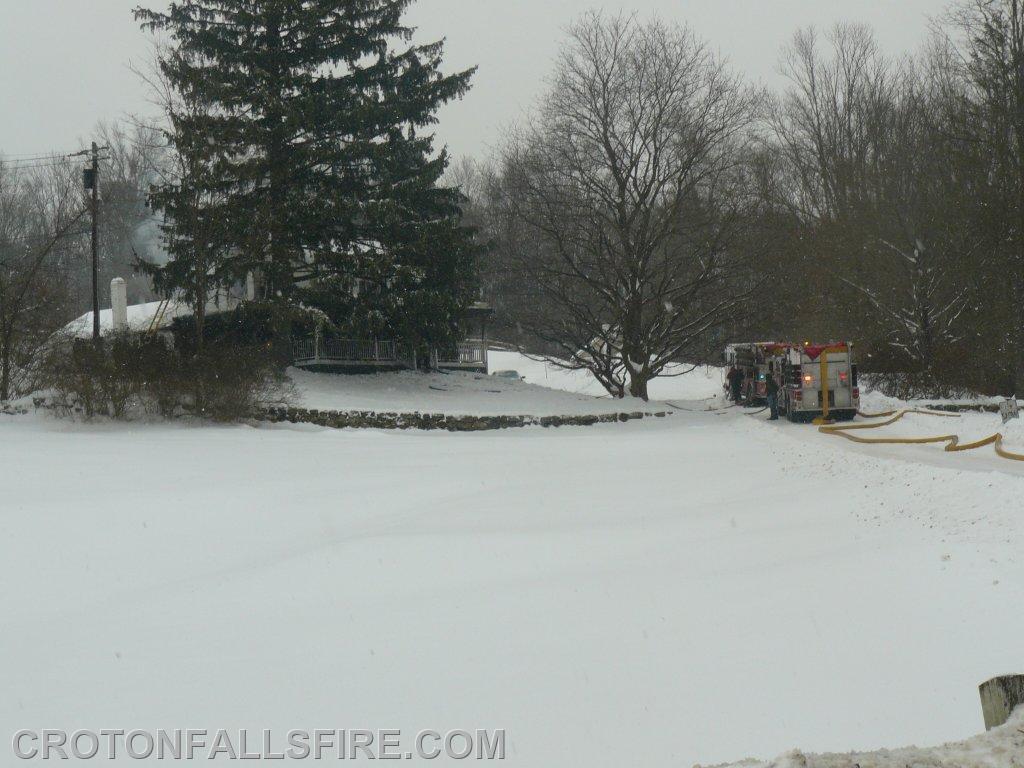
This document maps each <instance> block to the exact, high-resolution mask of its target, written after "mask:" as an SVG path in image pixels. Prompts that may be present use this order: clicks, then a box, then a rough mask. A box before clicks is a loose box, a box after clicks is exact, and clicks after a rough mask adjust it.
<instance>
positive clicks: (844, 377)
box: [839, 371, 850, 384]
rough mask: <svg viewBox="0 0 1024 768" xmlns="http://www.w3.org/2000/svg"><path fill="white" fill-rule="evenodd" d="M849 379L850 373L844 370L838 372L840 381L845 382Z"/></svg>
mask: <svg viewBox="0 0 1024 768" xmlns="http://www.w3.org/2000/svg"><path fill="white" fill-rule="evenodd" d="M849 379H850V374H849V373H847V372H846V371H840V372H839V381H840V383H842V384H845V383H846V382H847V381H849Z"/></svg>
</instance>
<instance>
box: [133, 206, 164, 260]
mask: <svg viewBox="0 0 1024 768" xmlns="http://www.w3.org/2000/svg"><path fill="white" fill-rule="evenodd" d="M131 239H132V248H134V249H135V253H137V254H138V255H139V258H140V259H142V260H143V261H147V262H149V263H150V264H161V265H162V264H166V263H167V261H168V259H169V255H168V253H167V246H166V243H165V242H164V234H163V231H162V230H161V229H160V220H159V219H158V218H157V217H156V216H149V217H148V218H147V219H146V220H145V221H143V222H142V223H141V224H139V226H137V227H136V228H135V231H134V232H132V238H131Z"/></svg>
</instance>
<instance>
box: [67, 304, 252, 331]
mask: <svg viewBox="0 0 1024 768" xmlns="http://www.w3.org/2000/svg"><path fill="white" fill-rule="evenodd" d="M163 306H164V302H162V301H150V302H147V303H145V304H130V305H129V306H128V330H129V331H135V332H138V333H142V332H145V331H148V330H150V328H153V329H154V330H161V329H164V328H170V327H171V325H172V323H173V322H174V321H175V320H176V319H177V318H179V317H190V316H191V315H192V314H193V312H192V305H191V304H190V303H188V302H186V301H182V300H181V299H171V300H170V301H169V302H168V303H167V307H166V309H164V310H163V311H162V312H161V308H162V307H163ZM237 306H238V301H237V300H235V299H232V298H231V297H228V298H227V299H225V297H224V296H219V297H214V298H212V299H211V300H210V301H208V302H207V303H206V314H207V315H217V314H220V313H221V312H228V311H230V310H232V309H234V308H235V307H237ZM154 318H156V319H157V321H156V325H155V327H154ZM113 327H114V313H113V310H111V309H101V310H100V335H101V336H106V335H107V334H109V333H110V332H111V330H112V329H113ZM64 332H65V333H66V334H68V335H69V336H73V337H75V338H79V339H88V338H92V312H86V313H85V314H84V315H82V316H81V317H79V318H76V319H75V320H72V321H71V322H70V323H68V324H67V325H66V326H64Z"/></svg>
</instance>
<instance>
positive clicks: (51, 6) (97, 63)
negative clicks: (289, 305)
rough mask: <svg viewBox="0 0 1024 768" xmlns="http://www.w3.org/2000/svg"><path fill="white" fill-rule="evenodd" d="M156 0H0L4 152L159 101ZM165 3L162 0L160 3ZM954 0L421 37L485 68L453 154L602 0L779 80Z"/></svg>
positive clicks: (442, 19) (484, 8)
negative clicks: (815, 48)
mask: <svg viewBox="0 0 1024 768" xmlns="http://www.w3.org/2000/svg"><path fill="white" fill-rule="evenodd" d="M139 2H145V0H0V5H2V14H3V15H2V19H0V104H2V110H0V152H2V153H4V154H6V155H8V156H14V155H28V154H34V153H42V152H47V151H50V150H71V149H74V148H76V147H77V146H78V144H79V142H80V141H84V140H86V139H88V138H89V134H90V130H91V128H92V126H93V125H95V123H96V122H97V121H98V120H100V119H114V118H117V117H119V116H121V115H123V114H125V113H129V112H143V111H145V110H146V109H147V108H148V105H147V103H146V94H145V89H144V88H143V86H142V85H141V84H140V83H139V82H138V79H137V78H136V77H135V75H134V74H132V72H131V71H130V70H129V67H128V65H129V63H130V62H135V63H144V62H145V60H146V58H147V56H148V47H147V45H148V44H147V36H146V35H145V34H144V33H143V32H141V31H140V30H139V29H138V26H137V24H136V23H135V22H134V20H133V19H132V15H131V9H132V8H133V7H134V6H136V5H137V4H139ZM162 4H163V0H152V2H150V3H149V5H150V6H151V7H158V6H160V5H162ZM944 6H945V2H944V0H612V1H605V0H417V2H416V3H415V4H414V6H413V9H412V11H411V12H410V22H411V23H412V24H413V25H415V26H418V27H419V28H420V34H419V40H421V41H423V42H426V41H428V40H432V39H436V38H439V37H446V38H447V41H448V43H447V62H448V67H447V68H448V70H449V71H451V70H455V69H462V68H465V67H470V66H473V65H479V66H480V71H479V73H478V75H477V77H476V80H475V85H474V88H473V90H472V91H471V92H470V93H469V95H468V96H466V98H465V99H464V100H463V101H462V102H460V103H458V104H455V105H452V106H449V107H448V108H446V109H445V110H444V111H443V113H442V114H441V124H440V126H439V128H438V136H439V137H440V139H441V141H443V142H446V143H447V144H448V146H449V148H450V150H451V151H452V153H453V154H454V155H479V154H482V153H484V152H486V151H487V148H488V147H490V146H493V145H494V144H495V143H496V142H497V141H498V139H499V138H500V136H501V131H502V127H503V126H505V125H508V124H509V122H510V121H513V120H515V119H516V117H517V116H518V115H520V114H521V112H522V110H523V109H524V108H525V107H526V106H528V105H529V104H530V102H531V101H532V99H533V98H534V97H535V96H536V94H537V93H538V92H539V90H540V89H541V88H542V87H543V79H544V77H545V75H546V74H547V72H548V71H549V70H550V66H551V62H552V59H553V57H554V56H555V55H556V53H557V51H558V46H559V43H560V41H561V40H562V31H561V30H562V29H563V28H564V26H565V24H566V23H568V22H569V21H571V20H572V19H573V18H574V17H576V16H578V15H579V14H580V13H582V12H584V11H586V10H588V9H594V8H604V9H607V10H610V11H618V10H626V11H636V12H639V13H640V14H642V15H650V14H654V13H657V14H659V15H660V16H662V17H663V18H665V19H677V20H680V21H684V22H686V23H688V24H689V25H690V26H691V27H693V28H694V29H695V30H696V31H697V32H698V34H700V35H701V36H702V37H704V38H705V39H707V40H709V41H710V42H711V44H712V45H713V46H714V47H715V48H717V49H719V50H720V51H721V52H722V53H723V54H725V56H727V57H728V59H729V60H730V61H731V62H732V63H733V65H734V66H735V67H736V68H737V69H739V70H740V71H741V72H744V73H745V74H746V75H747V76H748V77H749V78H750V79H751V80H755V81H761V82H763V83H767V84H769V85H773V84H777V82H778V78H777V75H776V73H775V69H776V62H777V60H778V54H779V48H780V47H781V46H782V45H783V44H784V43H785V42H786V41H787V40H788V39H789V38H790V37H791V35H792V33H793V32H794V30H796V29H797V28H798V27H801V26H806V25H810V24H813V25H816V26H819V27H827V26H830V25H832V24H833V23H834V22H836V21H839V20H850V21H860V22H866V23H868V24H870V25H871V26H873V27H874V29H875V30H876V32H877V33H878V38H879V41H880V42H881V44H882V46H883V47H884V49H886V50H887V51H889V52H892V53H898V52H901V51H903V50H908V49H912V48H915V47H917V46H918V45H919V44H920V43H921V42H922V41H923V39H924V37H925V34H926V30H927V24H928V17H929V16H934V15H936V14H938V13H940V12H941V11H942V9H943V8H944Z"/></svg>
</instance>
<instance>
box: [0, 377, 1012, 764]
mask: <svg viewBox="0 0 1024 768" xmlns="http://www.w3.org/2000/svg"><path fill="white" fill-rule="evenodd" d="M506 362H508V363H509V364H507V365H499V366H496V367H504V368H517V369H518V370H520V373H523V374H525V375H526V376H527V384H535V383H536V384H543V383H545V381H546V382H547V383H548V384H549V385H557V386H561V387H565V388H567V389H569V390H572V391H574V392H575V393H582V394H587V393H591V394H593V391H592V390H591V389H590V388H589V387H588V385H587V383H586V382H585V381H582V380H579V379H578V377H576V376H575V375H573V374H566V373H564V372H557V371H551V370H548V369H547V368H545V367H544V366H542V365H540V364H531V363H526V362H524V361H522V360H515V359H510V360H508V361H506ZM542 376H543V377H545V378H543V379H542ZM719 377H720V374H719V372H717V371H711V372H704V371H698V372H696V373H695V374H692V375H691V376H689V377H684V378H681V379H676V380H668V381H666V382H663V383H662V382H659V383H658V386H657V387H656V388H655V389H654V392H653V394H654V396H655V397H659V398H664V399H671V400H672V401H673V402H676V403H677V404H680V405H683V406H693V407H695V408H700V407H702V405H701V404H700V403H697V402H692V403H689V404H688V403H685V402H683V400H684V399H691V398H692V399H696V398H702V397H706V396H709V395H708V393H710V394H712V395H713V394H715V393H716V392H717V390H718V387H719V386H720V378H719ZM399 389H401V387H399ZM530 391H532V390H531V389H528V388H527V389H524V390H523V391H522V392H520V393H519V394H517V395H516V397H515V398H510V399H515V400H519V399H520V398H521V399H522V402H526V403H527V404H529V403H533V402H534V401H533V400H532V399H531V395H529V392H530ZM524 393H525V394H524ZM399 394H400V393H399ZM484 394H490V393H481V394H480V395H479V397H481V398H482V397H483V395H484ZM361 396H362V395H359V394H358V393H355V394H353V395H352V397H353V400H352V402H357V401H358V397H361ZM443 396H444V393H439V397H443ZM494 396H495V397H500V395H494ZM542 396H543V397H550V398H552V400H554V399H559V407H561V406H562V404H563V403H564V402H566V401H563V400H560V398H562V397H563V395H561V394H553V393H547V394H545V393H538V394H537V398H538V400H540V399H542ZM570 397H571V396H570ZM452 402H454V400H453V401H452ZM574 402H575V401H574ZM596 402H602V401H600V400H598V401H596ZM518 406H519V403H517V404H516V408H515V409H514V410H518ZM347 407H359V406H358V405H353V406H347ZM435 407H436V405H435V404H428V405H423V406H421V407H420V408H419V410H424V411H427V410H434V409H435ZM453 407H455V406H453ZM473 407H475V406H473ZM538 407H547V406H546V405H544V403H543V402H541V403H539V404H538ZM394 409H395V410H397V409H399V406H398V405H396V406H395V408H394ZM978 418H979V419H982V418H987V419H989V421H991V420H992V419H996V417H980V416H979V417H978ZM762 419H763V415H761V416H757V417H749V416H746V415H743V414H742V413H740V412H739V411H738V410H737V409H730V410H728V411H725V412H695V411H680V412H678V413H676V414H675V415H673V417H672V418H669V419H656V420H645V421H643V422H631V423H628V424H613V425H599V426H594V427H587V428H563V429H559V430H544V429H540V428H528V429H521V430H511V431H505V432H489V433H476V434H464V433H446V432H441V433H439V432H431V433H412V432H402V433H398V432H394V433H385V432H377V431H348V430H330V429H319V428H312V427H302V426H289V425H280V426H265V427H260V428H253V427H213V426H188V425H167V426H153V425H129V426H124V425H119V426H115V425H104V424H67V423H62V422H56V421H52V420H50V419H48V418H46V417H43V416H35V415H30V416H25V417H5V416H0V487H2V488H3V495H2V502H0V530H2V533H3V537H2V540H0V541H2V544H0V559H2V562H3V564H4V565H3V574H4V580H3V589H2V590H0V608H2V609H3V615H4V616H5V617H6V624H5V630H4V631H3V632H2V633H0V680H2V681H3V692H4V696H2V697H0V730H2V731H3V732H4V734H5V738H8V739H9V736H10V734H11V733H13V732H14V731H16V730H18V729H21V728H34V729H41V728H60V729H65V730H73V729H75V728H91V729H94V730H98V729H100V728H124V729H132V728H142V729H153V730H155V729H158V728H165V729H173V728H208V729H211V730H216V729H219V728H225V729H234V730H236V731H237V729H239V728H248V729H250V730H252V731H256V732H258V731H260V730H262V729H266V728H269V729H273V730H274V731H275V732H276V733H286V732H287V731H288V730H291V729H307V730H312V729H315V728H325V729H330V728H369V729H380V728H400V729H403V731H406V732H410V733H414V732H416V731H419V730H422V729H434V730H438V731H445V730H449V729H455V728H461V729H468V730H475V729H477V728H487V729H496V728H504V729H506V730H507V734H508V760H507V762H508V763H510V764H513V765H522V766H531V767H533V766H576V765H579V766H588V767H592V766H615V768H621V766H624V765H644V766H679V765H682V766H689V765H692V764H694V763H695V762H700V763H704V764H713V763H720V762H723V761H736V760H740V759H743V758H746V757H750V756H757V757H760V758H770V757H772V756H774V755H779V754H783V753H785V752H786V751H788V750H790V749H792V748H795V747H799V748H800V749H802V750H805V751H806V752H808V753H810V752H843V751H847V750H853V749H858V750H867V749H876V748H879V747H899V746H903V745H907V744H922V745H934V744H940V743H943V742H948V741H951V740H958V739H964V738H967V737H970V736H972V735H974V734H976V733H978V732H979V731H981V730H982V721H981V711H980V705H979V702H978V695H977V685H978V683H980V682H981V681H982V680H985V679H987V678H989V677H992V676H994V675H997V674H1005V673H1010V672H1024V668H1022V665H1024V659H1022V656H1021V640H1020V638H1021V637H1024V613H1022V612H1021V611H1020V610H1019V606H1020V605H1021V604H1024V555H1022V552H1024V504H1022V501H1021V499H1022V498H1024V465H1022V466H1018V465H1017V464H1014V463H1012V462H1007V461H1002V460H999V459H997V458H995V457H994V456H992V455H991V454H990V453H988V452H986V451H984V450H982V451H979V452H977V453H978V454H981V455H973V454H967V455H950V454H944V453H943V452H942V451H941V448H937V447H934V446H916V447H915V446H885V447H867V446H857V445H853V444H852V443H849V442H847V441H844V440H841V439H839V438H835V437H830V436H827V435H821V434H818V433H817V432H815V431H814V430H813V429H811V428H809V427H806V426H796V425H790V424H788V423H785V422H780V423H776V424H768V423H766V422H764V421H763V420H762ZM936 421H941V422H945V421H946V420H936ZM950 421H958V420H950ZM996 421H998V419H996ZM968 423H969V424H970V425H971V427H970V428H972V429H973V428H975V426H977V428H978V429H979V430H981V429H987V428H988V427H989V423H988V422H986V423H985V424H981V423H980V422H979V423H978V424H977V425H973V422H972V421H971V420H967V421H965V424H968ZM922 426H928V427H933V426H934V425H933V424H932V423H931V422H929V423H928V424H927V425H922ZM942 426H943V427H944V428H945V429H948V427H949V424H943V425H942ZM918 427H919V425H917V424H911V425H908V428H914V429H917V428H918ZM895 428H896V425H894V426H893V429H895ZM900 428H902V427H900ZM945 429H944V431H945ZM1021 445H1022V446H1024V443H1022V444H1021ZM4 749H7V747H4ZM0 762H5V763H6V762H7V761H0ZM70 762H72V763H73V761H70ZM407 762H408V761H407ZM413 762H414V761H413ZM435 762H442V763H443V761H435ZM125 763H126V764H137V762H136V761H125ZM783 764H784V763H780V765H783ZM793 764H794V765H798V764H799V763H793ZM813 764H814V763H812V765H813ZM820 764H822V765H829V766H831V765H840V764H841V763H820ZM866 764H867V763H866ZM968 764H969V763H968ZM979 764H984V763H979ZM988 764H989V765H1013V764H1014V763H1011V762H1007V763H998V762H997V763H988Z"/></svg>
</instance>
